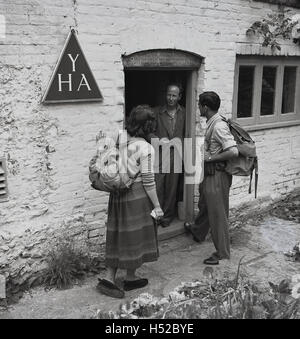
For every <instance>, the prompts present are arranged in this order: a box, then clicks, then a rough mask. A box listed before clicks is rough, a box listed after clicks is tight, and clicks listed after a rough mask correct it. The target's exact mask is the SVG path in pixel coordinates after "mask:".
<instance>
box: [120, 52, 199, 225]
mask: <svg viewBox="0 0 300 339" xmlns="http://www.w3.org/2000/svg"><path fill="white" fill-rule="evenodd" d="M139 55H140V56H141V58H139ZM147 55H149V56H150V57H149V59H150V61H149V60H148V59H147ZM153 55H154V56H155V58H154V57H153ZM160 57H161V59H159V58H160ZM172 58H174V59H173V61H172ZM182 58H185V59H184V60H183V59H182ZM158 59H159V60H158ZM122 60H123V66H124V74H125V72H126V71H128V70H130V71H143V70H145V71H186V72H187V73H188V77H187V84H186V131H185V136H186V138H192V141H193V143H192V144H193V147H192V161H193V164H194V165H195V162H196V159H195V158H196V112H197V88H198V76H199V71H200V69H201V66H202V65H203V57H201V56H199V55H196V54H194V53H190V52H185V51H180V50H149V51H142V52H137V53H133V54H130V55H128V56H127V55H123V56H122ZM172 63H173V64H172ZM124 100H126V96H125V85H124ZM125 107H126V105H124V116H125V115H126V112H125ZM186 175H187V174H186V172H185V173H184V178H185V179H186ZM184 181H185V180H184ZM183 194H184V198H183V202H184V210H185V212H186V213H185V221H188V222H191V221H193V219H194V198H195V184H185V183H184V193H183ZM182 229H183V227H182Z"/></svg>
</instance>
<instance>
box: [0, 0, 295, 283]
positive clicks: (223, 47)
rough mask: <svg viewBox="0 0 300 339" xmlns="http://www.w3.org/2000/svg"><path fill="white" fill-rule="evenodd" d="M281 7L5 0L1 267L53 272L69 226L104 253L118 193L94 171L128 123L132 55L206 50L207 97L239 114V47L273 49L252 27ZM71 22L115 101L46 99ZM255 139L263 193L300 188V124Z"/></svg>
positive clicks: (237, 189)
mask: <svg viewBox="0 0 300 339" xmlns="http://www.w3.org/2000/svg"><path fill="white" fill-rule="evenodd" d="M276 10H277V6H275V5H268V4H266V3H259V2H252V1H250V0H228V1H227V0H226V1H225V0H213V1H212V0H168V1H167V0H144V1H142V0H26V1H25V0H0V15H4V16H5V19H6V20H5V21H6V23H7V26H6V36H5V38H3V37H2V36H1V35H0V157H1V156H5V157H6V158H7V162H8V168H9V173H8V184H9V201H8V202H2V203H0V273H3V274H5V275H7V276H8V275H10V276H11V277H12V278H16V277H20V276H21V277H22V279H21V282H23V281H26V279H27V278H28V277H29V276H30V274H31V272H33V271H38V270H40V269H41V268H42V267H43V257H44V255H45V253H46V249H47V242H48V240H49V238H51V237H53V236H54V235H57V234H59V233H60V232H61V231H62V229H66V230H67V232H70V233H71V234H80V235H81V236H82V237H81V238H82V239H86V240H88V241H89V242H90V245H91V249H92V250H94V251H96V252H97V250H99V248H100V244H101V243H103V241H104V238H103V237H104V230H105V227H104V226H105V219H106V206H107V195H106V194H101V193H99V192H97V191H93V190H92V189H91V188H90V183H89V181H88V167H87V166H88V162H89V159H90V158H91V156H92V154H93V153H94V148H95V135H96V133H97V132H98V130H99V129H105V130H107V131H108V132H113V131H115V130H116V129H117V128H120V127H121V124H120V123H119V122H118V121H120V120H122V119H123V115H124V108H123V107H124V73H123V65H122V59H121V56H122V55H124V54H130V53H133V52H137V51H142V50H148V49H156V48H159V49H163V48H175V49H181V50H186V51H189V52H193V53H197V54H198V55H200V56H202V57H204V58H205V61H204V64H203V67H202V70H201V72H200V75H201V76H200V78H199V86H198V87H199V88H198V90H199V92H200V91H202V90H215V91H216V92H218V93H219V94H220V96H221V98H222V113H224V114H228V115H230V113H231V110H232V96H233V82H234V66H235V56H236V53H241V54H248V53H249V51H250V54H251V53H254V54H270V51H269V50H268V49H266V48H265V49H261V48H260V47H259V44H257V41H255V40H249V38H247V37H246V35H245V32H246V30H247V28H248V27H249V26H250V25H251V24H252V23H253V22H254V21H255V20H258V19H260V18H262V17H263V16H265V15H266V14H267V13H269V12H271V11H276ZM294 11H296V10H295V9H294ZM297 11H298V12H299V10H297ZM70 27H74V28H75V29H76V30H77V31H78V37H79V40H80V42H81V45H82V47H83V49H84V52H85V54H86V57H87V59H88V61H89V63H90V66H91V69H92V70H93V72H94V75H95V77H96V79H97V82H98V84H99V87H100V89H101V91H102V94H103V96H104V102H103V103H101V104H99V103H93V104H92V103H85V104H65V105H51V106H43V105H41V103H40V101H41V97H42V95H43V93H44V91H45V89H46V86H47V84H48V81H49V79H50V76H51V74H52V71H53V68H54V66H55V63H56V61H57V58H58V56H59V54H60V52H61V49H62V47H63V45H64V42H65V39H66V37H67V34H68V32H69V29H70ZM281 53H282V54H283V55H288V54H291V55H299V56H300V48H299V47H297V46H294V45H293V44H292V43H286V42H284V48H283V49H282V52H281ZM199 126H200V125H199V124H198V126H197V131H198V132H199V133H200V131H199V129H200V127H199ZM253 136H254V138H255V139H256V141H257V145H258V152H259V157H260V184H259V191H260V197H261V199H262V200H263V201H269V200H270V199H272V198H276V197H278V196H280V195H281V194H286V193H288V192H290V191H291V190H293V189H294V188H295V187H299V180H300V175H299V171H300V170H299V168H300V159H299V151H300V146H299V144H300V132H299V127H297V126H295V127H289V128H280V129H274V130H264V131H258V132H253ZM247 184H248V180H240V179H237V180H235V183H234V186H233V190H232V203H233V205H238V204H239V203H241V202H247V201H249V202H253V196H249V195H248V194H247ZM260 203H261V202H260V201H259V202H258V204H260ZM24 253H25V255H24Z"/></svg>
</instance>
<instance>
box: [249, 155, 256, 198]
mask: <svg viewBox="0 0 300 339" xmlns="http://www.w3.org/2000/svg"><path fill="white" fill-rule="evenodd" d="M253 172H254V173H255V177H254V194H255V199H256V198H257V188H258V162H257V157H256V158H255V159H254V164H253V168H252V171H251V174H250V183H249V194H251V192H252V180H253Z"/></svg>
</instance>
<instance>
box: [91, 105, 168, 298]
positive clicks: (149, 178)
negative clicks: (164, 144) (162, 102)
mask: <svg viewBox="0 0 300 339" xmlns="http://www.w3.org/2000/svg"><path fill="white" fill-rule="evenodd" d="M153 130H154V114H153V111H152V109H151V108H150V107H149V106H147V105H143V106H138V107H136V108H134V109H133V110H132V112H131V114H130V117H129V119H128V121H127V125H126V131H124V132H125V140H126V141H125V143H123V142H122V138H121V137H120V136H119V137H118V138H117V142H116V145H115V146H111V145H110V146H108V144H106V145H104V147H102V148H101V150H100V151H98V155H97V156H96V159H94V160H92V161H91V164H90V180H91V181H92V186H93V187H94V188H96V189H99V190H103V191H107V192H110V198H109V204H108V220H107V234H106V266H107V274H106V277H105V279H99V283H98V285H97V289H98V291H100V292H101V293H103V294H105V295H108V296H111V297H115V298H123V297H124V294H125V293H124V291H130V290H134V289H137V288H142V287H144V286H146V285H147V284H148V280H147V279H141V278H139V277H137V276H136V269H137V268H139V267H140V266H141V265H142V264H143V263H145V262H153V261H156V260H157V259H158V256H159V253H158V240H157V227H156V225H155V223H154V220H153V218H154V219H156V218H160V217H162V216H163V211H162V209H161V207H160V204H159V200H158V197H157V193H156V184H155V177H154V149H153V147H152V145H151V144H149V143H148V142H147V141H146V137H147V135H148V134H149V133H152V132H153ZM124 132H123V136H124ZM125 157H126V158H127V159H126V161H125V167H124V168H125V170H123V171H121V169H120V168H119V160H121V161H120V163H121V164H122V165H124V161H123V160H124V159H125ZM98 161H99V162H100V163H101V162H102V165H98V168H97V162H98ZM113 168H114V169H118V170H116V171H114V172H115V173H112V169H113ZM118 269H125V270H126V273H127V274H126V277H125V281H124V284H123V288H120V287H119V286H117V285H116V281H115V278H116V273H117V270H118Z"/></svg>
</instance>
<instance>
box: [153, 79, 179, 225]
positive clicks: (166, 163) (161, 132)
mask: <svg viewBox="0 0 300 339" xmlns="http://www.w3.org/2000/svg"><path fill="white" fill-rule="evenodd" d="M182 91H183V89H182V86H181V85H180V84H170V85H169V86H168V87H167V93H166V104H165V105H163V106H160V107H157V108H155V119H156V131H155V133H154V135H151V136H149V137H150V138H159V142H160V145H163V146H162V150H160V152H157V156H159V173H157V174H156V178H155V179H156V187H157V194H158V199H159V202H160V204H161V206H162V209H163V212H164V217H163V219H162V220H161V222H160V225H161V226H162V227H168V226H169V225H170V223H171V222H172V220H173V219H174V217H175V216H176V212H177V211H176V204H177V200H178V199H177V196H178V188H179V187H178V184H179V179H180V175H181V173H180V172H182V145H183V139H184V134H185V108H184V107H182V106H181V105H179V101H180V100H181V97H182ZM164 149H165V150H166V149H168V150H169V151H170V152H169V153H167V156H165V153H164ZM178 169H179V170H178Z"/></svg>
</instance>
